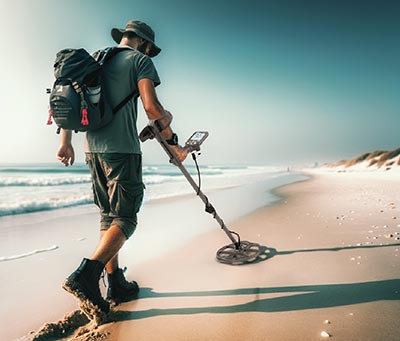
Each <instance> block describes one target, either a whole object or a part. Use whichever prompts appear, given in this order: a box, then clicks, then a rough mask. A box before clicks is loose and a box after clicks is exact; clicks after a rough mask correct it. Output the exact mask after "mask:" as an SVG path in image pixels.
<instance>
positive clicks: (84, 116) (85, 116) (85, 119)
mask: <svg viewBox="0 0 400 341" xmlns="http://www.w3.org/2000/svg"><path fill="white" fill-rule="evenodd" d="M81 124H82V125H83V126H87V125H89V119H88V111H87V109H86V108H83V109H82V120H81Z"/></svg>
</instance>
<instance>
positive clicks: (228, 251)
mask: <svg viewBox="0 0 400 341" xmlns="http://www.w3.org/2000/svg"><path fill="white" fill-rule="evenodd" d="M207 136H208V132H206V131H196V132H195V133H194V134H193V135H192V136H191V137H190V138H189V139H188V140H187V141H186V143H185V146H184V148H185V149H187V150H188V152H189V153H191V154H192V158H193V160H194V161H195V164H196V168H197V171H198V174H199V184H198V185H197V184H196V182H195V181H194V180H193V178H192V177H191V175H190V174H189V172H188V171H187V170H186V168H185V167H184V166H183V164H182V162H181V161H180V160H179V159H178V158H177V157H176V155H175V153H174V152H173V151H172V150H171V148H170V146H169V144H168V143H167V141H166V140H165V138H164V136H163V135H162V134H161V129H160V127H159V125H158V124H157V121H150V123H149V125H147V126H146V127H145V128H144V129H143V130H142V132H141V133H140V135H139V138H140V140H141V141H142V142H145V141H147V140H148V139H150V140H151V139H153V138H156V140H157V141H158V142H159V143H160V144H161V146H162V147H163V149H164V150H165V152H166V153H167V155H168V156H169V158H170V162H171V163H172V164H174V165H175V166H177V167H178V168H179V169H180V171H181V172H182V174H183V175H184V176H185V178H186V179H187V180H188V181H189V183H190V185H191V186H192V187H193V189H194V190H195V192H196V194H197V195H198V196H199V197H200V199H201V200H202V201H203V202H204V204H205V205H206V207H205V210H206V212H207V213H210V214H211V215H212V216H213V217H214V219H215V220H217V222H218V224H219V225H220V226H221V229H222V230H224V232H225V233H226V235H227V236H228V238H229V239H230V240H231V242H232V244H229V245H226V246H223V247H221V248H220V249H219V250H218V251H217V254H216V258H217V260H218V261H219V262H221V263H224V264H230V265H241V264H248V263H252V262H254V261H256V260H257V259H258V258H259V256H260V254H261V252H262V247H261V246H260V245H259V244H257V243H252V242H248V241H245V240H241V239H240V236H239V234H238V233H236V232H233V231H230V230H229V229H228V228H227V227H226V225H225V223H224V221H223V220H222V219H221V217H220V216H219V215H218V213H217V211H216V210H215V208H214V207H213V206H212V205H211V204H210V202H209V201H208V198H207V197H206V195H205V194H204V193H203V192H202V191H201V189H200V186H201V182H200V181H201V179H200V171H199V167H198V164H197V161H196V152H198V151H200V145H201V144H202V143H203V142H204V140H205V139H206V138H207ZM235 236H236V238H235Z"/></svg>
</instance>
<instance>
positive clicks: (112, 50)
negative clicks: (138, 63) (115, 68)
mask: <svg viewBox="0 0 400 341" xmlns="http://www.w3.org/2000/svg"><path fill="white" fill-rule="evenodd" d="M127 50H131V48H130V47H108V48H106V49H103V50H99V51H96V52H95V53H94V54H93V57H94V58H95V59H96V60H97V61H98V62H99V63H100V65H104V64H105V63H107V62H108V61H109V60H110V59H111V58H113V57H114V56H116V55H117V54H118V53H120V52H122V51H127ZM136 93H137V90H135V91H132V92H131V93H130V94H129V95H128V96H126V97H125V98H124V99H123V100H122V101H121V102H120V103H119V104H118V105H117V106H116V107H115V108H114V109H113V110H112V112H113V114H114V115H115V114H116V113H117V112H118V111H119V110H121V109H122V107H123V106H125V104H127V103H128V102H129V101H130V100H131V99H132V98H133V97H134V96H135V94H136Z"/></svg>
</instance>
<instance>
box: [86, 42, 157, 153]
mask: <svg viewBox="0 0 400 341" xmlns="http://www.w3.org/2000/svg"><path fill="white" fill-rule="evenodd" d="M103 72H104V73H103V81H102V90H101V91H102V92H104V94H105V96H106V98H107V100H108V101H109V104H110V107H111V108H114V107H116V106H117V105H118V104H119V103H120V102H121V101H122V100H123V99H124V98H126V97H127V96H128V95H129V94H130V93H132V92H133V91H134V90H137V93H139V90H138V81H139V80H140V79H143V78H148V79H151V80H152V81H153V83H154V86H157V85H159V84H160V79H159V77H158V74H157V70H156V68H155V67H154V64H153V62H152V60H151V59H150V57H148V56H146V55H144V54H142V53H140V52H139V51H137V50H135V49H130V50H127V51H123V52H120V53H118V54H117V55H116V56H115V57H113V58H112V59H111V60H110V61H108V62H107V63H106V64H105V65H104V69H103ZM137 99H138V95H135V96H134V98H132V99H131V100H130V101H129V102H128V103H127V104H126V105H125V106H123V107H122V108H121V109H120V110H119V111H118V112H117V113H116V114H115V116H114V118H113V120H112V121H111V123H110V124H108V125H107V126H105V127H103V128H101V129H98V130H95V131H88V132H87V133H86V139H85V152H87V153H88V152H89V153H90V152H91V153H134V154H140V153H141V150H140V143H139V138H138V132H137V127H136V121H137Z"/></svg>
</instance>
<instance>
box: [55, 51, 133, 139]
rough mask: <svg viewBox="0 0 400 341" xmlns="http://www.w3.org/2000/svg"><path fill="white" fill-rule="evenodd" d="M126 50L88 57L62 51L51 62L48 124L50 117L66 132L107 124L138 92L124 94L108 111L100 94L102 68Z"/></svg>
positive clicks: (102, 95) (106, 104) (85, 52)
mask: <svg viewBox="0 0 400 341" xmlns="http://www.w3.org/2000/svg"><path fill="white" fill-rule="evenodd" d="M127 49H129V48H115V47H113V48H107V49H105V50H100V51H97V52H96V53H95V54H94V56H91V55H90V54H89V53H88V52H87V51H86V50H85V49H82V48H81V49H64V50H61V51H60V52H58V53H57V56H56V60H55V63H54V76H55V78H56V80H55V82H54V85H53V88H52V89H48V90H47V92H48V93H50V109H49V117H48V121H47V124H48V125H50V124H52V123H53V122H52V118H53V119H54V121H55V123H56V125H57V126H58V129H57V133H59V132H60V130H61V128H62V129H66V130H74V131H75V132H78V131H88V130H96V129H99V128H102V127H104V126H106V125H107V124H109V123H110V122H111V121H112V119H113V117H114V115H115V114H116V113H117V112H118V111H119V110H120V109H121V108H122V107H123V106H124V105H125V104H126V103H128V102H129V101H130V100H131V99H132V98H133V96H134V95H135V93H136V92H137V91H133V92H131V93H130V94H129V95H127V96H126V97H125V98H124V99H123V100H122V102H121V103H119V104H118V105H117V106H116V107H115V108H110V107H109V105H108V101H107V100H106V99H105V98H104V97H105V96H104V94H103V93H102V92H101V77H102V67H103V65H104V64H105V63H107V62H108V61H109V60H110V59H111V58H112V57H114V56H115V55H116V54H118V53H119V52H122V51H125V50H127Z"/></svg>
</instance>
